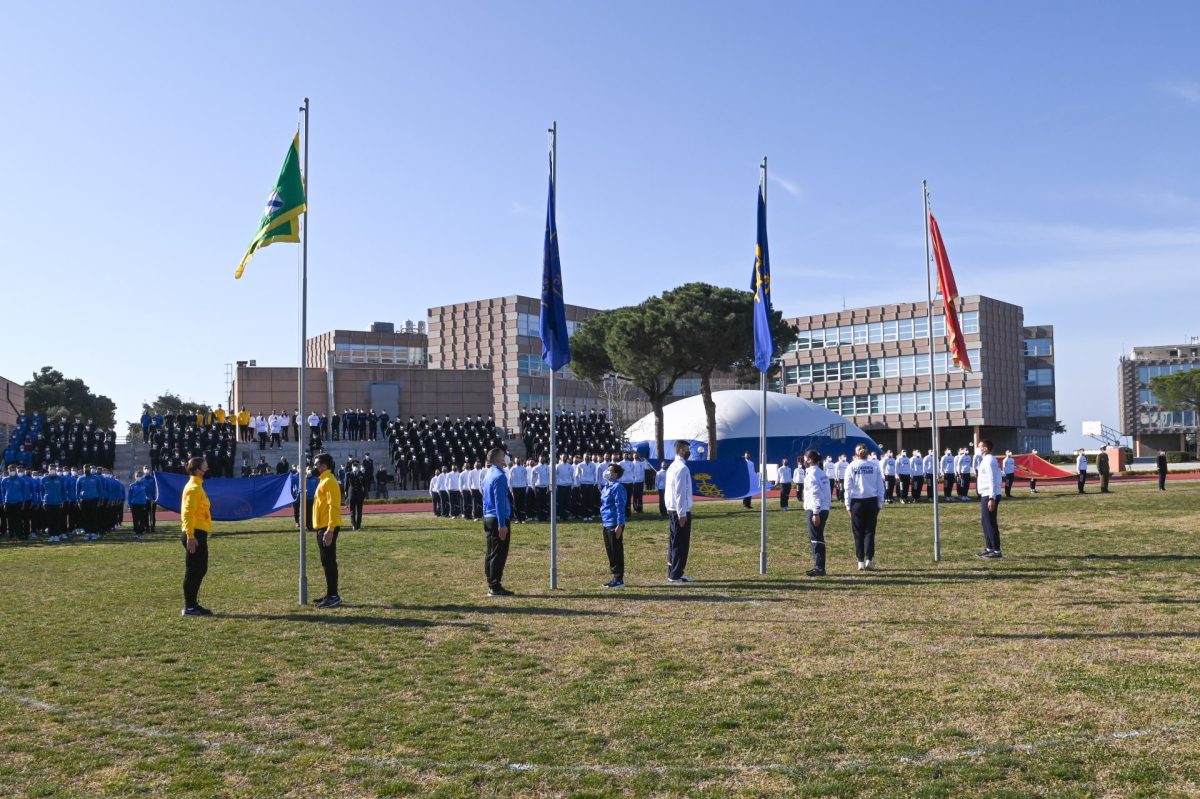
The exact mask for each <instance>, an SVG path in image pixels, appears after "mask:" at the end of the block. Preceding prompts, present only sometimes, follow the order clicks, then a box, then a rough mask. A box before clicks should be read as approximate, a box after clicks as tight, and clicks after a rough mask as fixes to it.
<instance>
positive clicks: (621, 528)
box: [600, 463, 627, 588]
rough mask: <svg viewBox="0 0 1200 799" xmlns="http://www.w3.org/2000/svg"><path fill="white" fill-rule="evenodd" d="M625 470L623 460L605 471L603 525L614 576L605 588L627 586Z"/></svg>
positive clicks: (610, 566)
mask: <svg viewBox="0 0 1200 799" xmlns="http://www.w3.org/2000/svg"><path fill="white" fill-rule="evenodd" d="M624 472H625V469H624V468H623V467H622V465H621V464H619V463H614V464H612V465H610V466H609V467H608V468H607V469H605V471H604V488H602V489H601V490H600V524H601V525H602V526H603V527H604V551H605V552H606V553H607V554H608V570H609V572H611V573H612V579H611V580H609V581H608V582H607V583H605V584H604V587H605V588H624V587H625V540H624V539H625V494H626V491H627V489H626V487H625V483H623V482H621V477H623V476H624Z"/></svg>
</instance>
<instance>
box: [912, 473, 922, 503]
mask: <svg viewBox="0 0 1200 799" xmlns="http://www.w3.org/2000/svg"><path fill="white" fill-rule="evenodd" d="M924 487H925V475H923V474H914V475H913V476H912V498H913V502H920V501H921V489H923V488H924Z"/></svg>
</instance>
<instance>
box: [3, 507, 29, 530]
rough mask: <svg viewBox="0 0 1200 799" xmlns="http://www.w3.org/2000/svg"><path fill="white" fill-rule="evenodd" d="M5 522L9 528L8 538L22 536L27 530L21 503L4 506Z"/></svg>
mask: <svg viewBox="0 0 1200 799" xmlns="http://www.w3.org/2000/svg"><path fill="white" fill-rule="evenodd" d="M4 522H5V524H6V525H7V527H8V537H9V538H14V537H16V536H18V535H22V534H23V533H25V532H26V530H25V510H24V509H23V508H22V507H21V505H20V503H13V504H11V505H5V506H4Z"/></svg>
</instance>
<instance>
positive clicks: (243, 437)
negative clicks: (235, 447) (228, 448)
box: [236, 407, 250, 441]
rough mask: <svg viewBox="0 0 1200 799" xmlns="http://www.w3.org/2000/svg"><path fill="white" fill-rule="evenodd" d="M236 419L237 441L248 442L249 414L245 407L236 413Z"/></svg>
mask: <svg viewBox="0 0 1200 799" xmlns="http://www.w3.org/2000/svg"><path fill="white" fill-rule="evenodd" d="M236 418H237V424H238V430H237V435H238V441H249V440H250V439H249V435H248V431H249V429H250V413H249V412H248V411H247V410H246V408H245V407H243V408H242V409H241V410H240V411H238V412H237V417H236Z"/></svg>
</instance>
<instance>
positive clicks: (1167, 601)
mask: <svg viewBox="0 0 1200 799" xmlns="http://www.w3.org/2000/svg"><path fill="white" fill-rule="evenodd" d="M1059 604H1060V605H1066V606H1068V607H1099V608H1103V607H1108V606H1109V605H1200V599H1180V598H1179V597H1145V598H1143V599H1079V600H1076V601H1074V602H1060V603H1059Z"/></svg>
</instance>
